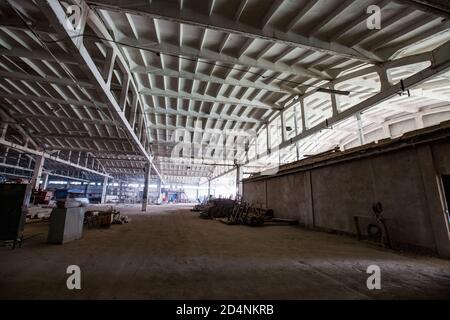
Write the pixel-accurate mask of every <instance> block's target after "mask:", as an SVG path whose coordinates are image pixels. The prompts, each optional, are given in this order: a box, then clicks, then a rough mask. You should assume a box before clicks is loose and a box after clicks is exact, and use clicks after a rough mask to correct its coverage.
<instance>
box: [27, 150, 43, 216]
mask: <svg viewBox="0 0 450 320" xmlns="http://www.w3.org/2000/svg"><path fill="white" fill-rule="evenodd" d="M43 167H44V157H43V156H38V157H36V161H35V163H34V170H33V176H32V178H31V181H30V183H29V184H28V185H27V188H26V190H25V196H24V198H23V205H22V210H23V212H26V211H27V210H28V206H29V204H30V199H31V194H32V192H33V189H38V188H39V182H40V180H41V175H42V168H43Z"/></svg>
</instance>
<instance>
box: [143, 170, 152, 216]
mask: <svg viewBox="0 0 450 320" xmlns="http://www.w3.org/2000/svg"><path fill="white" fill-rule="evenodd" d="M151 171H152V170H151V167H150V163H147V164H146V165H145V174H144V193H143V195H142V211H147V205H148V184H149V183H150V174H151Z"/></svg>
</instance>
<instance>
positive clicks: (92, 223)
mask: <svg viewBox="0 0 450 320" xmlns="http://www.w3.org/2000/svg"><path fill="white" fill-rule="evenodd" d="M130 221H131V219H129V218H128V217H127V216H122V215H121V214H120V211H119V210H116V209H113V207H110V208H109V209H108V210H95V211H86V213H85V214H84V224H85V225H86V226H87V227H90V228H94V227H100V228H108V227H110V226H111V224H125V223H128V222H130Z"/></svg>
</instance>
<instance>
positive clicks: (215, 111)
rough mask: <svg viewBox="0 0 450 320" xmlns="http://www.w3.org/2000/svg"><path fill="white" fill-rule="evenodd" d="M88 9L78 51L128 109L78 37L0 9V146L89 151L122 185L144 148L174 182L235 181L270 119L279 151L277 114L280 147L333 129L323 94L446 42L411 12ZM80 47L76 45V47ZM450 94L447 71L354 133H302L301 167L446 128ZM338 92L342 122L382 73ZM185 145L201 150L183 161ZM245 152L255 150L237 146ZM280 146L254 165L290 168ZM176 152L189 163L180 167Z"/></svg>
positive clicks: (109, 4)
mask: <svg viewBox="0 0 450 320" xmlns="http://www.w3.org/2000/svg"><path fill="white" fill-rule="evenodd" d="M38 2H39V1H38ZM68 2H69V3H70V1H68ZM8 3H10V4H8ZM72 3H73V1H72ZM87 4H88V6H89V10H90V12H91V13H90V14H91V15H90V16H89V17H88V26H87V27H86V29H85V31H84V32H85V33H84V38H83V44H84V47H85V48H86V50H87V52H88V54H89V56H90V58H92V61H93V64H94V66H95V68H97V69H98V71H99V72H100V73H102V74H106V75H108V71H112V75H111V77H110V78H111V81H110V83H111V86H110V92H111V94H112V97H113V99H115V100H116V101H117V102H118V103H119V101H120V103H123V105H124V108H123V109H122V111H123V112H118V110H117V109H114V108H112V107H111V103H110V100H108V99H107V98H108V95H109V93H108V92H107V93H104V92H103V91H102V90H103V89H102V88H100V89H99V85H98V83H95V82H93V81H92V77H91V76H90V75H88V73H89V70H88V71H86V70H87V69H86V66H84V65H83V63H80V59H79V57H78V58H77V54H78V52H75V53H74V51H73V46H72V45H73V44H72V43H71V44H70V45H69V44H68V41H71V40H70V39H69V40H68V39H67V38H63V37H61V35H62V34H64V29H63V28H61V26H59V27H58V26H57V25H55V23H54V22H52V21H50V20H48V19H49V18H48V17H49V10H47V9H45V5H42V3H41V2H39V4H36V3H35V2H33V1H25V0H10V1H8V2H7V1H1V2H0V10H1V23H0V76H1V77H0V101H1V109H2V112H3V114H0V116H1V117H2V120H3V121H4V122H7V123H9V124H10V125H9V126H8V130H7V132H6V135H5V140H7V141H11V142H14V143H16V144H22V145H23V144H25V140H26V139H27V137H28V139H29V142H28V144H27V147H28V148H31V149H33V150H43V149H45V150H47V151H48V152H54V153H55V154H57V155H58V156H59V157H61V158H62V159H69V160H70V161H71V162H76V161H77V157H81V158H83V159H84V158H88V157H86V156H84V155H86V154H89V155H91V156H92V157H96V158H97V160H95V161H96V162H97V166H96V167H91V168H95V169H97V170H99V171H100V172H102V173H107V174H109V175H112V176H115V177H117V178H124V179H125V178H127V177H129V176H132V175H142V173H143V171H142V168H143V166H144V163H145V161H146V159H147V158H146V156H145V155H144V154H143V150H145V152H146V153H147V155H150V156H152V157H154V158H153V159H154V161H153V162H154V164H155V167H154V170H158V171H159V172H160V173H161V175H162V177H163V178H164V179H165V180H166V181H168V182H180V183H182V182H184V183H198V182H199V181H200V180H201V178H207V177H212V176H217V175H218V174H220V173H222V172H224V171H227V170H229V169H230V164H232V163H233V161H234V159H237V160H238V161H239V162H244V161H245V160H246V159H247V158H250V159H251V158H252V157H253V156H254V153H255V150H254V147H252V146H254V145H255V142H254V141H253V142H252V137H254V135H255V133H257V132H258V133H260V135H262V133H263V131H264V130H265V128H266V126H267V124H268V123H269V122H270V124H269V130H272V129H270V128H272V127H275V129H273V130H272V131H273V132H272V131H271V132H272V133H271V141H272V143H274V140H277V141H276V142H278V140H280V141H279V143H281V142H282V139H281V136H280V134H279V128H280V125H277V124H276V122H277V121H278V120H277V119H278V118H279V116H280V112H282V113H283V116H284V120H285V122H286V125H287V126H290V127H291V129H292V130H290V131H289V132H285V135H286V136H285V137H284V138H285V140H288V139H290V138H294V137H295V136H297V135H299V134H300V133H301V132H302V130H303V129H309V128H313V127H314V126H316V125H317V124H320V123H322V122H324V121H325V120H327V119H329V118H331V117H332V116H333V106H332V103H331V100H330V94H328V93H315V90H316V89H317V87H318V86H324V85H326V84H327V83H329V82H330V81H333V80H335V79H340V77H343V76H345V75H346V74H349V73H352V72H357V71H358V70H361V69H365V68H367V70H373V67H376V66H382V65H383V63H384V62H386V61H389V60H393V59H404V60H405V59H406V58H405V57H408V56H413V55H417V54H420V53H424V52H429V51H431V50H434V49H436V48H438V47H439V46H441V45H443V44H444V43H445V42H447V41H449V40H450V28H449V27H450V23H449V21H448V14H446V13H445V12H443V11H442V12H439V11H437V10H426V7H423V6H419V5H416V4H415V3H414V2H413V1H393V0H384V1H375V0H362V1H361V0H358V1H355V0H350V1H342V0H319V1H317V0H315V1H306V0H305V1H301V0H299V1H292V0H285V1H280V0H277V1H273V0H210V1H204V0H184V1H182V0H181V1H167V0H165V1H156V0H153V1H148V0H145V1H144V0H142V1H138V0H134V1H119V0H95V1H87ZM373 4H376V5H378V6H379V7H380V8H381V18H382V20H381V21H382V28H381V29H380V30H368V29H367V26H366V20H367V17H368V15H367V8H368V7H369V6H370V5H373ZM82 8H83V10H86V7H84V4H83V5H82ZM46 10H47V11H46ZM50 11H51V10H50ZM25 24H26V25H25ZM99 30H100V31H99ZM101 32H103V33H102V34H100V33H101ZM105 35H107V37H108V38H105ZM72 40H73V41H74V43H75V45H76V44H77V43H76V42H75V41H76V40H77V39H72ZM79 40H80V41H79V42H78V45H80V44H81V37H80V39H79ZM71 46H72V47H71ZM108 47H115V48H116V49H117V50H116V49H114V50H113V51H111V52H115V54H116V55H118V56H119V57H120V59H116V63H117V65H116V64H114V65H113V66H112V67H111V68H108V65H107V61H108ZM80 56H81V55H80ZM105 61H106V63H105ZM117 61H119V62H117ZM121 62H123V65H122V66H121V65H120V63H121ZM428 66H429V64H427V62H426V61H425V62H424V61H419V62H416V63H413V64H410V65H405V64H403V65H401V66H400V67H398V68H390V69H389V72H388V76H389V81H390V82H391V84H395V83H398V82H399V81H400V80H401V79H407V78H408V77H410V76H412V75H415V74H417V73H418V72H419V71H421V70H424V69H425V68H427V67H428ZM369 68H372V69H369ZM95 72H97V71H94V73H95ZM127 72H129V73H130V75H131V82H130V83H131V84H130V88H133V89H134V90H136V91H137V93H138V94H137V98H136V97H135V96H133V93H132V92H131V89H130V91H125V93H123V92H124V91H123V90H122V88H123V87H124V86H125V85H126V83H127V81H126V77H125V76H124V75H126V74H127ZM449 83H450V73H449V72H447V73H445V72H444V73H442V72H441V73H440V74H439V75H436V76H433V77H432V78H427V79H426V81H425V82H424V83H423V81H422V82H421V84H420V88H422V89H423V90H416V91H414V92H412V97H407V96H398V97H395V98H391V99H389V100H388V101H384V102H383V103H379V104H378V103H377V104H374V105H371V106H370V108H368V109H366V110H364V112H363V113H362V115H361V121H360V122H358V121H357V120H356V118H355V117H345V118H344V117H342V119H340V120H342V121H340V122H336V123H335V124H334V125H333V126H331V127H330V128H328V129H326V130H320V131H318V132H314V133H311V134H308V136H306V135H305V137H304V138H302V139H301V140H299V141H298V145H299V152H300V156H302V155H309V154H313V153H316V152H321V151H324V150H327V149H329V148H332V147H334V146H336V145H339V146H340V147H342V148H348V147H352V146H355V145H357V143H358V141H359V140H358V137H359V132H360V130H361V132H363V135H364V138H365V142H370V141H373V140H377V139H381V138H383V137H386V135H391V136H395V135H398V134H401V133H402V132H405V130H406V131H408V130H411V129H412V130H413V129H416V128H420V127H421V126H428V125H432V124H435V123H438V122H440V121H442V120H445V119H449V118H450V113H449V111H450V107H449V106H448V105H449V101H450V89H449V88H450V86H449ZM127 88H128V87H127ZM336 89H338V90H345V91H350V95H349V96H348V97H347V96H337V99H338V102H337V103H338V104H339V113H341V112H343V111H345V110H346V109H351V107H352V106H354V105H356V104H358V103H361V102H364V101H366V100H367V99H368V98H370V97H371V96H374V95H375V94H377V92H379V91H380V90H381V82H380V79H379V77H378V76H377V74H376V73H373V72H368V73H364V72H362V73H361V74H360V75H359V76H358V77H356V78H353V79H348V80H347V81H344V82H338V83H337V84H336ZM313 91H314V93H313ZM308 92H309V94H308ZM308 95H309V96H308ZM298 96H300V97H305V99H304V103H305V119H304V120H303V119H302V115H301V114H300V110H299V106H298V102H296V101H295V100H293V99H296V98H297V97H298ZM306 96H308V97H306ZM136 99H137V100H136ZM302 99H303V98H302ZM134 103H136V105H137V109H133V105H134ZM296 104H297V105H296ZM294 105H296V108H295V110H294ZM133 110H137V111H135V112H133ZM282 110H283V111H282ZM294 118H295V119H297V131H296V130H294V128H293V127H294V124H295V123H294V122H293V119H294ZM419 118H420V120H418V119H419ZM123 119H125V120H123ZM134 119H137V121H136V124H135V125H133V124H134V122H135V121H134ZM139 119H143V120H142V121H143V122H139V121H140V120H139ZM410 119H413V120H414V121H415V123H414V125H413V127H411V126H410V124H409V120H410ZM123 121H127V122H128V126H127V125H124V122H123ZM130 123H131V125H129V124H130ZM141 123H142V124H141ZM399 123H400V124H399ZM303 124H304V125H305V126H306V127H305V128H301V126H302V125H303ZM18 127H21V128H22V129H21V130H18V129H17V128H18ZM277 128H278V129H277ZM386 128H388V129H386ZM277 130H278V131H277ZM230 136H231V137H232V138H231V139H230V138H229V137H230ZM24 137H25V138H24ZM224 137H226V138H227V139H225V141H224V139H223V138H224ZM180 143H181V144H180ZM190 143H196V146H198V148H197V149H196V150H190V151H189V152H188V148H187V146H188V144H190ZM224 144H225V148H224ZM246 144H248V145H249V147H248V148H245V147H242V146H244V145H246ZM284 146H285V148H284V149H282V150H281V152H280V154H267V155H265V156H263V157H262V159H260V160H259V161H260V162H261V164H260V165H261V166H263V167H264V166H268V165H270V164H271V163H277V162H278V161H280V160H281V162H282V163H285V162H289V161H294V160H296V159H297V153H296V150H295V145H292V146H289V145H286V144H285V145H284ZM183 147H184V148H183ZM272 147H274V146H272ZM177 148H178V149H177ZM180 148H181V149H180ZM174 150H178V151H180V152H181V153H182V154H183V156H184V158H182V159H180V157H179V154H178V155H177V156H176V157H174ZM247 150H249V153H250V155H248V154H247ZM259 151H260V150H259ZM258 153H259V152H258ZM252 154H253V156H252ZM192 157H194V158H195V159H194V160H192ZM207 158H210V159H207ZM77 163H78V164H79V162H77ZM214 164H217V165H218V166H214ZM85 165H89V164H85ZM221 165H223V166H221ZM155 172H156V171H155Z"/></svg>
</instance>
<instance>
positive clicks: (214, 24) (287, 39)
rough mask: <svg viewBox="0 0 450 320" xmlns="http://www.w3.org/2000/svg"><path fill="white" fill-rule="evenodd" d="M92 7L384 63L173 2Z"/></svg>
mask: <svg viewBox="0 0 450 320" xmlns="http://www.w3.org/2000/svg"><path fill="white" fill-rule="evenodd" d="M88 3H89V4H91V6H92V7H95V8H100V9H105V10H112V11H118V12H122V13H124V12H126V13H131V14H135V15H139V16H147V17H150V18H153V19H160V20H166V21H171V22H177V23H183V24H188V25H194V26H198V27H202V28H207V29H212V30H217V31H221V32H227V33H232V34H238V35H241V36H244V37H247V38H257V39H263V40H266V41H270V42H273V43H280V44H285V45H288V46H294V47H298V48H303V49H312V50H315V51H320V52H324V53H328V54H332V55H335V56H340V57H345V58H350V59H357V60H360V61H364V62H371V63H372V62H380V61H381V59H380V58H379V57H377V56H376V55H374V54H371V53H364V54H363V53H360V52H358V50H355V49H352V48H349V47H346V46H344V45H341V44H339V43H336V42H331V43H330V42H327V41H323V40H320V39H317V38H312V37H306V36H303V35H300V34H298V33H289V32H288V33H287V32H284V31H282V30H278V29H275V28H273V27H272V26H270V25H267V26H266V27H265V28H264V29H261V28H258V27H254V26H250V25H246V24H243V23H240V22H239V21H235V20H234V19H233V18H231V19H229V18H226V17H223V16H219V15H214V16H212V17H209V16H208V15H205V14H201V13H199V12H196V11H193V10H190V9H188V8H185V9H183V10H179V8H178V7H176V6H175V5H171V4H170V3H167V2H164V3H161V4H159V3H156V2H155V3H152V5H148V1H144V0H141V3H142V4H144V3H145V4H146V6H142V5H139V2H138V3H136V1H135V2H134V5H136V6H137V7H136V8H133V7H132V6H130V5H129V1H128V0H103V1H100V0H90V1H88Z"/></svg>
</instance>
